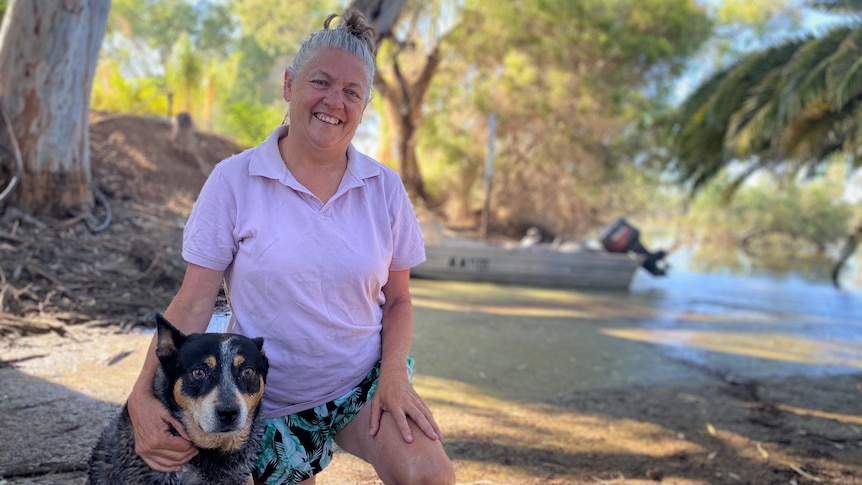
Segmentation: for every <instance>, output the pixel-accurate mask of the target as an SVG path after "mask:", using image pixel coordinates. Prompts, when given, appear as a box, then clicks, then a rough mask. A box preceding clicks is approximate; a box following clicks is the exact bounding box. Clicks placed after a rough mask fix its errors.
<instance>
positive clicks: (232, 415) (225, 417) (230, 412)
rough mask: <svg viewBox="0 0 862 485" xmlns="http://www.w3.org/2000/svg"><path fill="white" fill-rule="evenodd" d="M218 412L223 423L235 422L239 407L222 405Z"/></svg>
mask: <svg viewBox="0 0 862 485" xmlns="http://www.w3.org/2000/svg"><path fill="white" fill-rule="evenodd" d="M216 414H217V415H218V420H219V421H220V422H221V424H224V425H229V424H233V423H234V421H236V418H237V416H239V407H237V406H222V407H220V408H218V409H217V410H216Z"/></svg>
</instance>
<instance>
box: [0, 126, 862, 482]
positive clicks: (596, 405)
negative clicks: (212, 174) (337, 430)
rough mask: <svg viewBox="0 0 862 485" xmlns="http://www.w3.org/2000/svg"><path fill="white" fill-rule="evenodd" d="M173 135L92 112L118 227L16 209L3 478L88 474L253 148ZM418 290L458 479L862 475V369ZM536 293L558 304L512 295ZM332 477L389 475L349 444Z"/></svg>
mask: <svg viewBox="0 0 862 485" xmlns="http://www.w3.org/2000/svg"><path fill="white" fill-rule="evenodd" d="M170 133H171V125H170V123H167V122H165V121H161V120H153V119H141V118H135V117H128V116H115V115H104V114H94V115H93V121H92V125H91V147H92V149H91V151H92V152H91V155H92V163H93V172H94V179H95V180H94V182H95V184H96V186H97V187H98V188H99V189H100V190H101V191H102V192H103V193H104V194H105V197H106V200H107V202H108V206H109V207H110V210H111V222H110V224H109V225H108V227H107V229H105V230H103V231H101V232H98V233H93V232H92V230H91V227H90V226H88V225H87V224H86V220H85V219H84V218H82V217H73V216H70V218H68V219H64V220H44V219H43V220H35V219H32V218H30V217H28V216H26V215H24V214H21V213H19V212H17V211H15V210H14V208H9V207H5V208H3V207H0V211H2V212H0V255H2V257H0V310H2V311H0V485H5V484H7V483H9V484H11V483H17V484H83V483H85V478H84V477H85V462H86V457H87V455H88V453H89V448H90V446H92V444H93V442H94V440H95V439H96V436H97V434H98V432H99V431H100V430H101V426H102V425H103V423H104V422H105V420H106V419H107V417H108V416H110V415H111V414H112V413H113V412H115V411H116V409H117V407H118V406H119V404H120V403H122V401H123V400H124V399H125V396H126V394H127V393H128V390H129V389H130V387H131V384H132V381H133V380H134V378H135V376H136V374H137V371H138V369H139V368H140V363H141V361H142V359H143V355H142V354H143V349H144V348H145V347H146V343H147V342H148V339H149V335H148V334H147V333H146V331H147V329H148V328H150V327H151V326H152V316H153V313H154V312H156V311H161V310H163V309H164V308H165V306H166V305H167V304H168V302H169V300H170V298H171V297H172V295H173V294H174V292H175V291H176V289H177V288H178V286H179V282H180V279H181V277H182V271H183V267H184V265H183V262H182V259H181V257H180V246H181V233H182V225H183V222H184V220H185V217H186V216H187V215H188V211H189V210H190V209H191V206H192V203H193V201H194V198H195V196H196V194H197V191H198V190H199V188H200V186H201V185H202V183H203V181H204V179H205V175H206V172H207V171H208V167H210V166H211V165H212V164H214V163H216V162H217V161H218V160H220V159H222V158H224V157H226V156H228V155H231V154H233V153H236V152H238V151H239V150H241V147H238V146H236V145H235V144H233V143H231V142H230V141H229V140H226V139H224V138H221V137H217V136H212V135H206V134H198V136H197V153H196V155H193V154H189V153H187V152H184V151H182V150H180V149H179V148H177V147H176V146H175V145H174V144H173V143H172V142H171V137H170ZM93 216H94V217H95V218H96V219H98V220H99V221H101V220H104V218H105V216H106V211H105V210H104V208H103V207H99V208H98V210H97V211H96V212H95V214H93ZM414 291H415V293H416V297H415V298H416V303H417V329H416V343H415V345H414V355H417V356H418V361H419V362H420V368H419V372H418V375H417V377H416V386H417V388H418V389H419V391H420V392H421V394H422V395H423V396H424V397H425V399H426V401H428V402H429V404H430V405H431V407H432V408H433V409H434V411H435V415H436V417H437V420H438V422H440V423H441V425H442V426H443V429H444V432H445V434H446V441H445V443H446V447H447V450H448V451H449V453H450V456H451V457H452V458H453V460H454V462H455V465H456V470H457V474H458V481H459V483H462V484H510V483H511V484H588V483H589V484H594V483H605V484H611V483H626V484H647V483H666V484H681V485H695V484H697V485H704V484H797V485H801V484H815V483H819V484H860V483H862V453H860V449H862V408H860V405H859V403H860V402H862V399H860V398H862V376H859V375H844V376H823V377H819V378H814V377H792V378H781V379H758V380H751V379H744V380H739V379H733V378H730V377H728V376H726V375H715V374H710V373H709V372H707V371H704V370H703V369H696V368H690V367H689V366H687V365H685V364H683V363H679V362H673V361H668V359H666V358H662V357H661V356H659V355H658V354H656V353H655V352H653V351H652V350H650V349H649V348H648V347H647V346H645V345H644V344H640V343H630V342H629V343H622V342H618V341H613V342H612V343H607V342H610V341H607V342H606V341H604V340H602V341H601V342H604V343H601V346H600V349H601V352H594V353H591V352H590V348H589V347H591V346H593V343H595V342H599V340H597V339H600V338H601V337H600V335H601V332H600V331H599V330H600V329H599V327H601V329H602V330H606V329H608V328H614V327H623V326H626V325H630V324H631V323H632V321H633V320H634V319H636V318H637V311H638V309H620V308H616V307H614V305H613V302H612V301H609V300H605V299H603V297H602V296H598V295H597V296H595V297H583V298H580V297H579V298H577V299H574V298H573V297H572V296H571V295H569V294H567V293H566V292H563V291H559V292H550V293H535V294H529V295H528V294H527V292H525V291H518V290H517V289H514V290H513V289H507V288H497V287H489V286H481V287H476V286H472V287H471V286H469V285H466V284H461V285H456V286H451V285H446V284H445V283H440V282H427V281H417V282H416V284H415V285H414ZM518 298H523V301H520V302H518V305H519V306H518V307H517V308H520V309H523V308H534V309H535V308H537V307H539V306H541V307H542V308H541V309H542V310H543V311H544V313H543V315H551V316H552V318H543V319H537V318H532V317H530V316H529V314H527V313H517V314H516V312H515V311H514V310H513V311H511V312H509V313H506V312H504V311H494V308H500V307H501V306H502V305H503V304H504V303H505V304H506V306H507V308H515V306H514V304H513V301H514V300H516V299H518ZM444 303H445V305H444ZM444 306H445V307H444ZM489 308H490V309H489ZM575 311H577V313H578V315H583V317H579V320H578V321H577V322H576V326H575V327H574V328H575V329H576V330H574V331H573V330H572V328H573V327H572V325H573V322H572V321H571V320H572V319H571V318H568V317H566V316H565V315H568V314H574V312H575ZM564 312H569V313H564ZM627 312H628V313H627ZM554 315H563V316H559V317H555V316H554ZM567 318H568V320H567ZM502 332H504V335H505V339H503V338H502V337H501V335H502ZM527 341H530V342H536V343H537V345H535V346H532V347H530V348H534V349H537V351H535V352H533V353H532V354H530V353H525V352H524V351H523V349H524V348H525V346H524V345H519V344H523V343H524V342H527ZM548 355H557V356H562V355H567V358H566V359H563V358H562V357H559V361H558V362H553V359H551V361H552V364H551V365H549V364H547V361H548V360H549V359H548ZM575 356H589V357H579V359H580V360H577V359H576V358H575ZM555 359H556V357H555ZM638 359H640V360H638ZM575 366H579V367H583V368H588V369H589V371H590V376H591V377H590V379H594V381H590V382H589V383H586V382H584V380H585V378H583V377H582V376H581V375H580V374H577V375H576V374H575V373H573V372H570V371H569V370H568V369H571V368H574V367H575ZM631 369H637V371H636V372H633V371H631ZM586 384H589V385H586ZM318 483H322V484H324V485H325V484H350V483H368V484H371V483H379V482H378V480H377V478H376V475H375V474H374V472H373V470H372V469H371V468H370V467H369V466H368V465H366V464H364V463H361V462H359V461H358V460H355V459H353V458H350V457H348V456H339V457H337V459H336V460H335V462H334V463H333V465H332V466H331V468H330V469H328V470H327V471H326V472H325V473H324V474H323V475H321V478H320V480H319V481H318Z"/></svg>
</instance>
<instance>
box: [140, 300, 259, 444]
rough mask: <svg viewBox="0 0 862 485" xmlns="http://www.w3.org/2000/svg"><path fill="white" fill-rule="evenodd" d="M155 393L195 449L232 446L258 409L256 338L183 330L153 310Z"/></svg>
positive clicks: (240, 441)
mask: <svg viewBox="0 0 862 485" xmlns="http://www.w3.org/2000/svg"><path fill="white" fill-rule="evenodd" d="M156 324H157V332H158V340H157V347H156V355H157V356H158V358H159V362H160V364H161V365H160V366H159V369H158V371H157V373H156V383H155V392H156V394H157V395H158V396H159V398H160V399H161V400H162V401H163V402H164V403H165V405H166V406H167V407H168V409H169V410H170V411H171V412H172V413H173V414H174V416H175V417H176V418H177V419H179V420H180V421H181V422H182V423H183V425H184V426H185V429H186V433H188V435H189V437H190V438H191V439H192V441H193V442H194V443H195V445H197V446H198V447H199V448H207V449H220V450H224V451H235V450H236V449H238V448H239V447H241V446H242V445H243V443H245V441H246V439H248V436H249V432H250V430H251V426H252V423H253V421H254V420H255V418H257V416H258V414H259V411H260V400H261V398H262V397H263V388H264V384H265V382H266V374H267V371H268V370H269V361H268V360H267V358H266V355H265V354H264V352H263V339H262V338H254V339H252V338H248V337H244V336H242V335H236V334H229V333H203V334H201V333H195V334H190V335H184V334H183V333H182V332H180V331H179V330H177V329H176V328H175V327H174V326H173V325H171V323H170V322H168V321H167V320H166V319H165V318H164V317H163V316H162V315H156Z"/></svg>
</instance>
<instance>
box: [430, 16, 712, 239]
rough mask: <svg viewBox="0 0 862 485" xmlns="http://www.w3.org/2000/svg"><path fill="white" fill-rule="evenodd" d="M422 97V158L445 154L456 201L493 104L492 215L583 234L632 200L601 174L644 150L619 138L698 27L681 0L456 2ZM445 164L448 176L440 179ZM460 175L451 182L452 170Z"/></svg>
mask: <svg viewBox="0 0 862 485" xmlns="http://www.w3.org/2000/svg"><path fill="white" fill-rule="evenodd" d="M460 15H461V22H460V23H459V24H458V27H457V29H456V30H455V31H454V32H453V34H452V35H451V36H450V37H449V39H448V41H449V45H450V46H451V48H450V49H447V50H446V51H445V53H444V54H443V60H442V61H441V72H440V73H439V75H438V76H436V77H435V80H434V82H433V86H432V95H431V96H430V97H429V98H430V99H429V101H428V102H427V103H426V106H427V108H428V111H429V117H428V122H427V123H426V125H425V129H424V131H423V139H424V140H426V143H424V144H423V149H422V153H423V155H424V156H425V158H426V159H429V160H430V159H433V160H435V161H436V162H437V163H440V164H445V165H446V166H447V168H446V169H439V170H438V171H437V173H439V174H440V176H441V182H440V183H439V185H438V187H440V189H438V190H441V191H442V190H445V189H443V187H451V186H455V187H457V188H458V190H459V192H458V195H459V197H460V198H461V200H460V201H457V202H456V205H457V208H456V209H455V210H456V211H458V212H460V214H461V215H462V216H464V215H469V214H470V213H472V212H473V211H474V210H475V206H476V204H475V201H476V200H477V198H476V188H477V184H476V183H474V182H475V181H477V180H478V177H479V176H480V175H481V173H482V167H483V165H484V160H485V146H486V144H485V142H486V140H487V136H486V127H487V126H488V119H489V115H490V113H492V112H493V113H496V119H497V130H496V140H495V152H496V153H495V158H494V162H495V163H494V171H495V172H494V173H495V174H494V178H493V187H494V189H493V193H492V201H491V206H492V207H493V209H492V212H493V213H494V220H493V221H492V225H494V226H496V227H497V228H503V229H506V228H509V229H512V230H514V231H517V230H520V229H523V228H525V226H527V225H537V226H542V227H543V228H545V229H547V230H549V231H551V232H554V233H557V234H567V235H568V236H569V237H577V236H581V235H583V233H584V232H586V231H588V230H589V229H591V228H593V227H595V225H596V224H597V223H600V222H602V220H605V221H607V219H606V217H608V215H607V213H608V211H609V208H610V207H612V206H614V205H619V204H625V203H628V202H627V201H629V200H632V198H631V197H630V196H631V194H632V191H631V189H622V188H620V189H612V185H611V182H612V181H613V179H614V177H615V176H617V175H618V172H617V169H618V168H619V169H620V170H625V167H626V166H630V165H632V164H633V163H634V162H635V160H634V157H635V153H637V152H638V151H641V150H643V149H644V147H645V146H646V145H645V142H647V141H648V139H646V138H644V139H643V141H641V142H639V145H637V146H623V135H624V134H625V133H626V131H627V130H628V129H631V128H629V127H632V126H633V127H634V131H639V132H642V131H644V129H643V128H641V127H639V126H638V125H639V123H642V122H645V121H646V120H647V119H648V118H649V116H651V114H652V113H655V112H656V111H657V110H658V109H659V107H660V106H661V104H662V103H663V102H665V99H666V95H667V94H668V93H669V91H670V84H671V82H672V80H673V78H674V77H675V76H676V75H677V74H679V73H680V72H681V71H682V69H683V67H684V66H685V62H686V60H687V59H688V58H689V57H690V56H691V55H692V54H693V53H694V52H696V51H697V49H698V47H699V46H700V45H701V44H702V43H703V42H704V41H705V40H706V39H707V38H708V36H709V35H710V32H711V30H712V21H711V20H710V19H709V18H708V16H707V15H706V11H705V9H704V8H703V7H702V6H700V5H699V4H698V3H697V2H695V1H690V0H671V1H659V0H651V1H629V0H611V1H605V0H550V1H544V2H530V1H511V2H494V3H493V4H489V3H488V2H482V1H478V0H476V1H473V0H466V1H465V2H464V5H463V9H462V10H461V13H460ZM447 173H453V174H457V178H456V177H451V178H447V176H446V174H447ZM463 180H467V181H468V182H467V183H466V184H465V183H463V182H462V181H463Z"/></svg>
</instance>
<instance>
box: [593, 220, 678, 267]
mask: <svg viewBox="0 0 862 485" xmlns="http://www.w3.org/2000/svg"><path fill="white" fill-rule="evenodd" d="M601 242H602V246H604V248H605V250H607V251H608V252H609V253H628V252H633V253H636V254H640V255H641V256H643V262H642V263H641V266H642V267H643V268H644V269H645V270H647V271H649V272H650V273H651V274H652V275H654V276H664V275H665V274H667V266H666V264H663V263H664V262H663V261H662V260H663V259H664V258H665V256H667V253H666V252H665V251H656V252H651V251H649V250H647V249H646V248H645V247H644V246H643V244H641V242H640V231H639V230H638V228H636V227H635V226H633V225H631V224H630V223H629V222H628V221H627V220H626V219H625V218H623V217H620V218H618V219H617V220H615V221H614V222H612V223H611V224H610V225H609V226H608V227H606V228H605V229H604V231H602V234H601Z"/></svg>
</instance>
